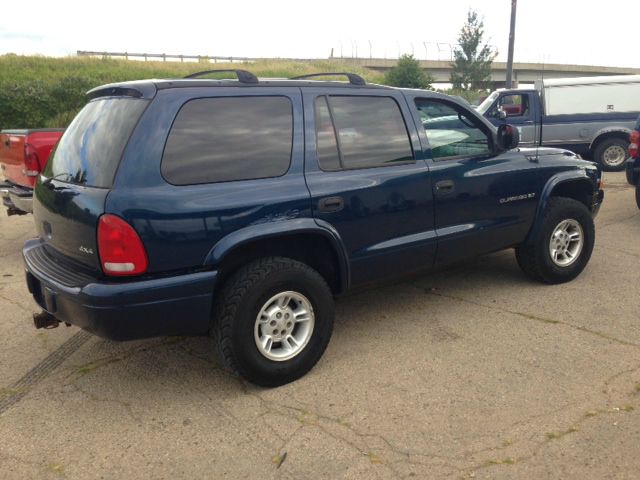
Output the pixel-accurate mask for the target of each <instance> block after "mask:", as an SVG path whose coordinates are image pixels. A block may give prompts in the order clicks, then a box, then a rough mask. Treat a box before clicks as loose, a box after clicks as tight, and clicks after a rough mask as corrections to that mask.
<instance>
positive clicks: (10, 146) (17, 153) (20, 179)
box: [0, 130, 29, 187]
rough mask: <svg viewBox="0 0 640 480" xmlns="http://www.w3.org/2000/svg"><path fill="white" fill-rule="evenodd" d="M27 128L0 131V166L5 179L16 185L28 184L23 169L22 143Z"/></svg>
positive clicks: (23, 143) (23, 142)
mask: <svg viewBox="0 0 640 480" xmlns="http://www.w3.org/2000/svg"><path fill="white" fill-rule="evenodd" d="M26 137H27V130H2V132H0V168H2V174H3V175H4V178H5V180H8V181H10V182H11V183H15V184H17V185H22V186H25V187H26V186H29V183H28V181H27V178H26V176H25V175H24V173H22V170H23V169H24V145H25V139H26Z"/></svg>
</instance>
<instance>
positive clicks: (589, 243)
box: [516, 197, 595, 284]
mask: <svg viewBox="0 0 640 480" xmlns="http://www.w3.org/2000/svg"><path fill="white" fill-rule="evenodd" d="M594 241H595V228H594V224H593V218H592V217H591V212H589V210H588V209H587V207H586V206H585V205H584V204H583V203H581V202H579V201H577V200H574V199H572V198H563V197H557V198H552V199H550V200H549V204H548V205H547V208H546V209H545V212H544V217H543V219H542V224H541V226H540V228H539V229H538V232H537V234H536V236H535V237H534V238H532V239H531V240H530V242H528V243H526V244H522V245H519V246H518V247H517V248H516V259H517V260H518V265H520V268H521V269H522V270H523V271H524V272H525V273H526V274H527V275H529V276H530V277H532V278H534V279H536V280H538V281H541V282H544V283H550V284H554V283H563V282H568V281H570V280H573V279H574V278H575V277H577V276H578V275H579V274H580V272H582V270H584V268H585V267H586V266H587V263H588V262H589V258H591V252H592V251H593V245H594Z"/></svg>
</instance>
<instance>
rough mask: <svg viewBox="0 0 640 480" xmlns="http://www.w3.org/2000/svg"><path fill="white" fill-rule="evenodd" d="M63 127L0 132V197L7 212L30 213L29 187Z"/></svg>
mask: <svg viewBox="0 0 640 480" xmlns="http://www.w3.org/2000/svg"><path fill="white" fill-rule="evenodd" d="M63 132H64V129H61V128H55V129H36V130H2V131H0V168H1V169H2V176H4V181H1V180H0V197H2V203H3V205H4V206H5V207H7V214H8V215H24V214H26V213H31V212H32V206H31V205H32V199H33V187H34V186H35V183H36V178H37V176H38V175H39V174H40V172H42V170H43V169H44V166H45V165H46V164H47V160H48V159H49V155H50V154H51V151H52V150H53V147H54V146H55V145H56V143H58V140H59V139H60V137H61V136H62V133H63Z"/></svg>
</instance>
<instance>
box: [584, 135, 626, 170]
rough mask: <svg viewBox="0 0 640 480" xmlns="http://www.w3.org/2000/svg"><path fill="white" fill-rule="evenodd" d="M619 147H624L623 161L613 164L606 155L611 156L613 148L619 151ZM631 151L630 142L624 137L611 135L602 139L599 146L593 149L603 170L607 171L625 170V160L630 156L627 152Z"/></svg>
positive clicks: (594, 156) (594, 157)
mask: <svg viewBox="0 0 640 480" xmlns="http://www.w3.org/2000/svg"><path fill="white" fill-rule="evenodd" d="M619 148H622V150H623V151H624V154H622V157H621V161H620V162H619V163H615V164H611V163H608V162H607V160H606V159H605V156H607V157H608V158H610V156H609V155H610V154H611V150H612V149H613V150H614V151H618V152H619V150H618V149H619ZM628 151H629V142H628V141H627V140H624V139H622V138H617V137H610V138H605V139H604V140H602V141H601V142H600V143H599V144H598V146H597V147H596V148H595V150H594V151H593V159H594V160H595V161H596V162H598V163H599V164H600V165H601V166H602V169H603V170H606V171H607V172H619V171H620V170H624V168H625V161H626V159H627V157H628V155H627V152H628ZM620 153H622V152H620Z"/></svg>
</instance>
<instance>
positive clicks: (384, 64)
mask: <svg viewBox="0 0 640 480" xmlns="http://www.w3.org/2000/svg"><path fill="white" fill-rule="evenodd" d="M341 60H343V61H344V62H345V63H346V64H347V65H349V64H351V65H358V66H361V67H365V68H370V69H372V70H376V71H378V72H385V71H386V70H389V69H390V68H391V67H393V66H395V65H396V63H397V62H398V60H397V59H382V58H345V59H341ZM419 62H420V66H421V67H422V68H423V69H424V70H425V71H426V72H428V73H429V74H430V75H431V76H432V77H433V78H434V81H435V83H449V78H450V75H451V70H452V68H451V64H452V62H451V61H449V60H419ZM543 72H544V77H545V78H570V77H590V76H597V75H640V68H627V67H598V66H592V65H560V64H543V63H514V64H513V81H514V84H517V83H533V82H534V81H536V80H538V79H540V78H542V75H543ZM506 77H507V64H506V63H505V62H493V64H492V65H491V81H492V82H493V87H494V88H500V87H504V85H505V79H506Z"/></svg>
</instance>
